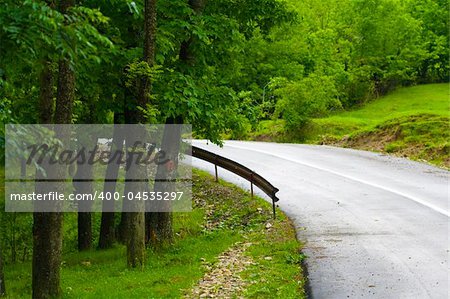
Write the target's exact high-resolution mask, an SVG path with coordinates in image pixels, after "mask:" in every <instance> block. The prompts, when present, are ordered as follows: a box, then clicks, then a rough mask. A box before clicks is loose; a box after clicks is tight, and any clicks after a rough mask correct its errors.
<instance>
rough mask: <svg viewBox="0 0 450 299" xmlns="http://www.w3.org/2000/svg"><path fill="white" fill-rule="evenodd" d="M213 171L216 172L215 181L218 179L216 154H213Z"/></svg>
mask: <svg viewBox="0 0 450 299" xmlns="http://www.w3.org/2000/svg"><path fill="white" fill-rule="evenodd" d="M214 171H215V173H216V182H218V181H219V173H218V172H217V156H214Z"/></svg>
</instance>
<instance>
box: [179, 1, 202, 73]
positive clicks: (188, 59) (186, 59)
mask: <svg viewBox="0 0 450 299" xmlns="http://www.w3.org/2000/svg"><path fill="white" fill-rule="evenodd" d="M206 2H207V0H189V6H190V7H191V9H192V10H193V11H194V13H195V14H197V15H198V14H201V13H202V11H203V9H204V8H205V5H206ZM193 42H194V38H193V37H192V36H190V37H189V38H188V39H187V40H185V41H183V42H182V43H181V46H180V60H181V61H182V62H183V63H185V64H187V65H193V64H194V63H195V56H194V53H192V43H193Z"/></svg>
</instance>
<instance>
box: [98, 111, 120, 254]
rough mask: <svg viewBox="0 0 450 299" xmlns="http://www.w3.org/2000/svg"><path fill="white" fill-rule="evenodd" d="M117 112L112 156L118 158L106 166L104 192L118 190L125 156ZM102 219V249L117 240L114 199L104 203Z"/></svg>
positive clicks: (100, 238) (100, 242) (100, 237)
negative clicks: (118, 181) (120, 170)
mask: <svg viewBox="0 0 450 299" xmlns="http://www.w3.org/2000/svg"><path fill="white" fill-rule="evenodd" d="M118 123H119V121H118V116H117V113H116V114H114V124H116V126H115V127H114V132H113V137H112V143H111V150H110V152H111V156H110V158H111V157H116V159H117V160H115V161H110V163H108V165H107V166H106V175H105V179H106V181H105V184H104V186H103V193H104V194H107V193H111V194H113V193H114V192H115V191H116V184H117V182H116V181H115V180H116V179H117V177H118V174H119V169H120V161H122V157H123V153H124V152H123V142H124V140H125V136H124V132H123V128H122V126H121V125H119V124H118ZM102 209H103V212H102V221H101V225H100V236H99V242H98V247H99V248H100V249H106V248H111V247H112V246H113V245H114V241H115V228H114V212H113V211H114V200H106V201H103V203H102Z"/></svg>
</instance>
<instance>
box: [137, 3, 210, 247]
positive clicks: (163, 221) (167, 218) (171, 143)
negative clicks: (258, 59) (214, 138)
mask: <svg viewBox="0 0 450 299" xmlns="http://www.w3.org/2000/svg"><path fill="white" fill-rule="evenodd" d="M206 2H207V0H189V2H188V4H189V7H190V8H191V9H192V11H193V12H194V14H195V15H199V14H201V13H202V11H203V9H204V8H205V5H206ZM194 41H195V38H194V37H193V36H192V35H189V36H188V37H187V39H186V40H184V41H182V42H181V45H180V52H179V59H180V62H181V64H182V65H183V66H182V67H181V69H182V70H183V69H185V68H186V67H187V68H189V67H190V66H193V65H194V64H195V54H194V53H193V49H192V48H193V43H194ZM182 123H183V117H182V116H181V115H177V116H175V117H173V116H172V117H169V118H168V119H167V120H166V125H167V126H166V127H165V129H164V134H163V140H162V145H161V149H162V151H163V152H164V153H165V154H166V157H167V158H168V159H169V160H170V161H171V165H172V166H171V167H167V165H164V164H161V165H158V168H157V173H156V182H155V186H154V191H155V192H172V191H174V190H173V189H174V183H173V182H172V180H173V179H176V170H177V167H178V155H179V151H180V143H181V127H180V126H174V124H178V125H181V124H182ZM159 204H160V207H159V208H158V210H159V211H158V212H153V213H150V212H147V213H146V219H145V221H146V239H147V242H149V243H150V244H151V246H152V247H153V248H158V247H161V246H162V245H163V244H167V243H170V242H172V238H173V229H172V221H173V217H172V213H171V212H170V210H171V207H170V202H163V203H159Z"/></svg>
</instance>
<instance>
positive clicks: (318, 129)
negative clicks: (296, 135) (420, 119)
mask: <svg viewBox="0 0 450 299" xmlns="http://www.w3.org/2000/svg"><path fill="white" fill-rule="evenodd" d="M449 105H450V102H449V85H448V84H427V85H418V86H413V87H406V88H399V89H398V90H396V91H394V92H392V93H391V94H389V95H387V96H384V97H381V98H379V99H376V100H373V101H372V102H370V103H368V104H366V105H365V106H363V107H360V108H359V109H355V110H352V111H345V112H341V113H338V114H336V115H332V116H330V117H325V118H317V119H314V120H313V122H314V124H315V126H314V127H315V132H314V134H311V135H310V136H309V142H314V141H319V138H320V135H324V134H329V135H331V136H333V137H336V138H340V137H344V136H345V135H349V134H352V133H354V132H355V131H358V130H363V129H368V128H372V127H375V126H377V125H380V124H382V123H384V122H386V121H388V120H392V119H395V118H403V117H405V116H411V115H424V114H432V115H439V116H444V117H448V116H449Z"/></svg>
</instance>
